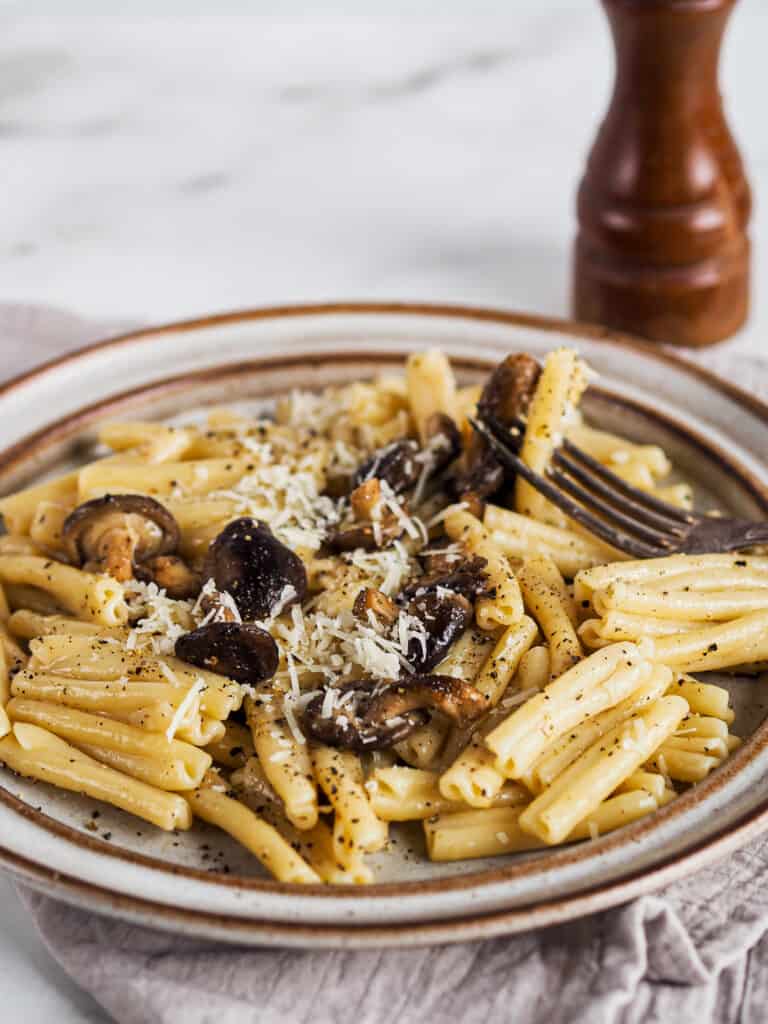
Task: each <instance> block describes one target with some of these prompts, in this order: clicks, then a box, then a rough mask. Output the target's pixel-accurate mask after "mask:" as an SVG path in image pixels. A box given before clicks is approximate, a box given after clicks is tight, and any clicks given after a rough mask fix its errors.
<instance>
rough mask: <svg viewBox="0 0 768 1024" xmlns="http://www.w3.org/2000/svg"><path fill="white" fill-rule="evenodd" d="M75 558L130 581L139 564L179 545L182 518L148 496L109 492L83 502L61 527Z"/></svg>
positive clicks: (91, 569) (92, 568) (78, 562)
mask: <svg viewBox="0 0 768 1024" xmlns="http://www.w3.org/2000/svg"><path fill="white" fill-rule="evenodd" d="M61 535H62V539H63V541H64V544H65V547H66V551H67V554H68V556H69V558H70V559H71V561H72V562H74V563H75V564H76V565H81V566H82V567H83V568H84V569H86V570H88V571H89V572H106V573H109V575H110V576H112V577H114V579H116V580H120V581H121V582H125V581H126V580H129V579H130V578H131V577H132V576H133V573H134V567H135V566H136V565H139V564H141V563H143V562H146V561H148V560H149V559H152V558H155V557H157V556H158V555H169V554H172V553H173V552H174V551H175V550H176V548H177V547H178V544H179V527H178V524H177V523H176V520H175V519H174V517H173V516H172V515H171V513H170V512H169V511H168V509H167V508H165V507H164V506H163V505H161V504H160V502H159V501H155V499H154V498H150V497H147V496H146V495H143V494H106V495H104V497H102V498H94V499H92V500H91V501H86V502H84V504H82V505H79V506H78V507H77V508H76V509H75V510H74V511H73V512H70V514H69V515H68V516H67V518H66V519H65V520H64V524H63V526H62V531H61Z"/></svg>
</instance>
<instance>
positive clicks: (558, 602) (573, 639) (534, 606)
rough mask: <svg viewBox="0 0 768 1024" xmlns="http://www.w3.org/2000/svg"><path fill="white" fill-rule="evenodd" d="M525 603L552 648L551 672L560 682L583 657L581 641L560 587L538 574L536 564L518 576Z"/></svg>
mask: <svg viewBox="0 0 768 1024" xmlns="http://www.w3.org/2000/svg"><path fill="white" fill-rule="evenodd" d="M555 571H557V570H555ZM517 581H518V583H519V584H520V590H521V592H522V595H523V603H524V604H525V606H526V608H527V609H528V610H529V611H530V613H531V614H532V615H533V617H534V618H535V619H536V621H537V622H538V624H539V626H541V631H542V633H543V634H544V636H545V638H546V641H547V644H548V646H549V671H550V675H551V677H552V678H553V679H557V677H558V676H561V675H562V674H563V673H564V672H567V671H568V669H569V668H571V666H572V665H575V664H576V662H577V661H579V659H580V658H581V656H582V650H581V645H580V643H579V638H578V636H577V635H576V630H575V629H574V627H573V622H572V620H571V618H570V616H569V614H568V605H567V604H566V603H565V599H564V595H563V594H562V593H561V592H560V590H559V588H558V589H555V588H554V587H551V586H550V585H549V584H548V583H547V582H546V580H545V579H544V578H543V577H542V576H541V575H540V574H539V572H537V570H536V567H535V564H531V563H530V562H525V563H524V564H523V567H522V569H520V570H519V571H518V573H517Z"/></svg>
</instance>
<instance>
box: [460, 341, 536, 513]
mask: <svg viewBox="0 0 768 1024" xmlns="http://www.w3.org/2000/svg"><path fill="white" fill-rule="evenodd" d="M540 375H541V367H540V366H539V363H538V362H537V361H536V360H535V359H534V358H533V356H529V355H528V354H527V353H526V352H515V353H512V354H511V355H508V356H507V357H506V358H505V359H502V361H501V362H500V363H499V364H498V366H496V368H495V369H494V370H493V372H492V373H491V375H490V376H489V377H488V380H487V381H486V382H485V386H484V387H483V390H482V393H481V395H480V400H479V401H478V403H477V411H478V415H479V416H481V417H483V418H487V417H491V418H495V419H496V420H498V421H499V422H500V423H503V424H505V425H508V424H509V423H511V422H512V420H514V419H516V418H518V417H520V416H525V415H526V413H527V412H528V407H529V405H530V404H531V399H532V398H533V394H534V392H535V390H536V385H537V384H538V382H539V377H540ZM464 463H465V464H464V465H463V466H462V467H461V468H460V469H459V470H458V471H457V472H456V474H455V476H454V479H453V481H452V489H453V492H454V493H455V494H456V495H458V496H459V497H461V496H462V495H464V494H465V493H467V492H469V493H471V494H472V495H475V496H476V497H477V498H479V499H483V498H488V497H490V496H491V495H492V494H495V493H496V492H497V491H498V490H500V488H501V487H502V485H503V483H504V480H505V478H506V476H507V474H506V472H505V470H504V467H503V466H502V465H501V463H500V462H499V460H498V459H497V458H496V456H495V455H494V454H493V451H492V450H491V448H490V445H489V444H488V442H487V441H486V440H485V438H484V437H481V436H480V435H479V434H475V435H474V436H473V437H472V439H471V441H470V442H469V446H468V448H467V452H466V457H465V460H464Z"/></svg>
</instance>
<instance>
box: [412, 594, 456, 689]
mask: <svg viewBox="0 0 768 1024" xmlns="http://www.w3.org/2000/svg"><path fill="white" fill-rule="evenodd" d="M406 611H407V612H408V614H409V615H411V616H412V617H413V618H414V619H416V620H418V622H419V623H420V626H421V628H420V629H419V630H418V631H413V632H412V634H411V637H410V639H409V641H408V650H407V654H406V658H407V660H408V663H409V665H411V666H412V667H413V669H414V671H415V672H417V673H419V672H429V671H430V669H433V668H434V667H435V665H437V664H439V662H441V661H442V660H443V658H444V657H445V656H446V654H447V653H448V651H449V650H450V649H451V647H452V646H453V644H454V643H455V642H456V641H457V640H458V639H459V637H460V636H461V635H462V634H463V633H464V631H465V629H466V628H467V627H468V626H469V624H470V623H471V621H472V605H471V604H470V603H469V601H468V600H467V599H466V597H462V595H461V594H456V593H454V592H450V593H449V594H447V595H443V594H439V593H438V592H437V591H436V590H429V591H427V592H426V593H425V594H423V595H422V596H420V597H416V598H414V599H413V600H412V601H411V602H410V603H409V605H408V607H407V609H406Z"/></svg>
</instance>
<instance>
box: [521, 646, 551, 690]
mask: <svg viewBox="0 0 768 1024" xmlns="http://www.w3.org/2000/svg"><path fill="white" fill-rule="evenodd" d="M549 675H550V672H549V649H548V648H547V647H544V646H539V647H531V649H530V650H529V651H526V652H525V654H524V655H523V656H522V658H521V659H520V664H519V665H518V668H517V674H516V675H515V686H516V687H517V689H518V690H521V691H522V690H542V689H543V688H544V687H545V686H546V685H547V683H548V682H549Z"/></svg>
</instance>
